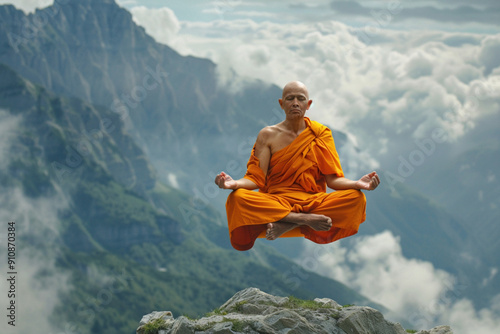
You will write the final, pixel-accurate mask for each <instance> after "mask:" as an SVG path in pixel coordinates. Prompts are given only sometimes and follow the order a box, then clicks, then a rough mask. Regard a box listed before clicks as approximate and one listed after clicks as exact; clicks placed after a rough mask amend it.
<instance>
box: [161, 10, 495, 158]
mask: <svg viewBox="0 0 500 334" xmlns="http://www.w3.org/2000/svg"><path fill="white" fill-rule="evenodd" d="M373 22H374V23H375V24H374V25H367V26H365V27H361V28H353V27H350V26H347V25H345V24H343V23H340V22H335V21H330V22H319V23H315V24H309V23H301V22H297V23H295V24H286V23H283V24H281V23H273V22H260V23H257V22H255V21H253V20H250V19H240V20H217V21H212V22H182V23H181V29H180V31H179V33H178V36H179V38H177V39H176V40H175V41H173V43H172V44H171V46H172V47H174V49H176V50H178V51H180V52H181V53H182V54H191V55H195V56H199V57H206V58H209V59H211V60H213V61H214V62H215V63H216V64H218V70H219V73H220V74H221V81H223V82H226V83H227V82H230V81H231V77H232V76H234V72H235V73H236V74H237V75H239V76H242V77H248V78H254V79H260V80H263V81H265V82H270V83H273V84H276V85H278V86H283V85H284V84H285V83H286V82H288V81H290V80H297V79H299V80H301V81H303V82H305V83H306V84H307V85H308V87H309V90H310V92H311V97H312V99H313V100H314V104H313V107H312V108H311V110H310V114H309V115H310V116H311V117H313V118H315V119H316V120H318V121H320V122H323V123H326V124H328V125H330V126H332V127H333V128H337V129H341V130H342V131H344V132H347V133H349V134H350V135H351V136H352V138H355V139H356V141H357V142H358V147H359V148H360V149H361V150H363V151H367V152H372V153H371V154H372V158H375V160H379V159H381V158H380V157H377V156H376V155H374V153H373V152H386V154H389V155H390V154H391V152H397V151H398V148H397V147H399V148H400V149H399V151H400V150H401V149H404V147H406V149H407V147H411V145H413V141H414V140H415V139H423V138H427V137H429V136H430V134H431V132H432V131H433V130H435V129H436V128H442V129H444V130H445V131H446V133H447V139H448V141H450V142H453V141H455V140H457V139H458V138H460V137H462V136H463V135H464V134H466V133H467V132H468V131H470V130H471V129H473V128H474V126H475V123H476V120H477V119H479V118H481V117H483V116H484V115H485V114H488V113H490V112H491V111H492V110H494V109H495V106H496V105H497V104H498V102H499V100H498V97H496V95H495V93H494V91H496V90H498V87H500V85H498V84H497V83H496V82H497V79H496V78H497V77H498V74H496V72H495V68H496V67H497V57H494V56H493V55H495V54H496V50H497V49H496V48H497V38H498V37H495V36H488V35H478V34H465V33H446V32H424V31H412V32H405V31H394V30H387V29H385V27H387V26H388V25H390V24H391V23H390V22H388V23H384V21H380V22H381V23H379V22H377V21H375V20H374V21H373ZM484 68H488V70H489V71H491V73H490V74H489V75H488V76H485V73H484ZM224 76H227V77H224ZM477 85H479V86H482V87H483V90H484V89H486V87H488V88H487V90H488V93H487V94H486V95H484V96H482V97H481V99H478V98H477V96H476V93H475V92H474V90H475V88H474V86H477ZM497 86H498V87H497ZM374 129H376V132H377V136H376V139H375V138H374V131H375V130H374ZM380 145H383V146H380ZM395 158H396V157H391V156H385V157H384V159H393V160H394V159H395Z"/></svg>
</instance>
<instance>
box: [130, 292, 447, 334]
mask: <svg viewBox="0 0 500 334" xmlns="http://www.w3.org/2000/svg"><path fill="white" fill-rule="evenodd" d="M408 332H411V333H415V331H406V330H405V329H404V328H403V327H402V326H401V325H400V324H398V323H392V322H390V321H387V320H386V319H384V317H383V315H382V314H381V313H380V312H379V311H377V310H375V309H373V308H371V307H366V306H365V307H363V306H344V307H343V306H341V305H339V304H338V303H337V302H335V301H334V300H331V299H328V298H322V299H320V298H316V299H314V301H312V300H310V301H307V300H301V299H297V298H294V297H278V296H273V295H270V294H267V293H265V292H262V291H260V290H259V289H257V288H247V289H245V290H242V291H239V292H238V293H236V294H235V295H234V296H233V297H232V298H231V299H229V300H228V301H227V302H226V303H224V304H223V305H222V306H221V307H220V308H218V309H216V310H214V311H213V312H211V313H209V314H207V315H206V316H205V317H203V318H200V319H196V320H193V319H188V318H186V317H184V316H180V317H178V318H177V319H175V318H174V317H173V315H172V312H170V311H163V312H152V313H150V314H148V315H145V316H144V317H143V318H142V319H141V322H140V326H139V328H138V329H137V334H156V333H158V334H188V333H198V334H202V333H207V334H208V333H220V334H231V333H268V334H276V333H288V334H292V333H293V334H311V333H324V334H327V333H335V334H406V333H408ZM416 333H417V334H452V333H453V332H452V330H451V328H450V327H449V326H438V327H435V328H433V329H431V330H421V331H419V332H416Z"/></svg>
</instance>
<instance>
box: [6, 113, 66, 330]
mask: <svg viewBox="0 0 500 334" xmlns="http://www.w3.org/2000/svg"><path fill="white" fill-rule="evenodd" d="M20 121H21V119H20V118H19V117H17V116H11V115H9V114H8V113H7V112H6V111H3V110H0V149H1V150H0V161H1V164H0V173H1V174H7V173H6V170H7V167H8V166H9V163H10V161H11V160H12V159H13V158H14V157H17V155H22V154H23V152H20V151H19V146H17V147H15V149H14V148H13V146H12V145H13V144H14V143H15V141H14V138H15V136H16V135H17V134H18V133H19V126H20ZM7 175H8V174H7ZM67 207H68V204H67V202H66V200H65V198H64V196H62V195H61V194H59V193H58V194H56V195H54V196H52V197H42V198H38V199H35V198H29V197H26V196H25V195H24V194H23V192H22V190H21V189H20V188H19V187H5V188H2V192H1V193H0V221H1V222H2V224H1V230H0V249H1V250H2V251H1V252H2V254H6V252H5V253H4V251H5V250H6V249H7V242H9V241H10V242H12V241H13V242H14V244H15V256H14V257H15V263H14V268H13V269H14V270H13V271H14V272H17V275H15V276H16V280H15V290H16V292H15V297H13V298H7V293H6V295H4V297H5V298H2V299H1V300H0V305H1V308H2V309H3V310H6V308H7V303H10V301H11V300H14V302H15V305H16V306H17V307H16V326H15V327H11V326H10V325H8V324H7V320H5V321H2V322H1V324H0V331H1V332H2V333H36V332H41V333H51V332H54V331H55V330H56V328H55V327H54V326H52V322H51V317H52V315H53V314H52V312H53V311H54V308H55V307H56V306H57V305H58V303H59V294H60V293H61V292H65V291H67V290H68V288H69V285H68V284H67V282H68V278H69V276H68V275H67V274H66V273H65V272H63V271H61V270H60V269H59V268H57V267H56V264H55V259H56V257H57V255H58V252H59V250H60V248H59V246H58V244H59V242H60V240H59V229H60V226H59V218H58V212H59V211H60V210H62V209H65V208H67ZM8 222H15V224H14V227H15V236H12V235H10V237H11V238H12V237H14V238H15V240H13V239H11V240H8V237H9V235H8V234H7V233H8V230H7V228H8V226H7V223H8ZM0 267H1V268H3V270H5V272H6V271H7V268H8V266H7V256H1V257H0ZM5 272H4V274H5ZM7 285H8V282H7V281H6V279H2V280H0V291H3V292H6V291H8V290H9V289H10V286H7ZM5 319H7V318H5ZM13 329H15V330H14V331H13Z"/></svg>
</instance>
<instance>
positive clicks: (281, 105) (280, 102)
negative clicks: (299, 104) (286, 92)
mask: <svg viewBox="0 0 500 334" xmlns="http://www.w3.org/2000/svg"><path fill="white" fill-rule="evenodd" d="M278 102H279V104H280V107H281V109H283V99H278Z"/></svg>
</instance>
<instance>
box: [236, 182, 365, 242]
mask: <svg viewBox="0 0 500 334" xmlns="http://www.w3.org/2000/svg"><path fill="white" fill-rule="evenodd" d="M365 210H366V198H365V195H364V194H363V193H362V192H361V191H359V190H341V191H335V192H332V193H316V194H310V193H305V192H300V191H288V192H283V193H273V194H268V193H263V192H257V191H251V190H247V189H238V190H234V191H232V192H231V194H230V195H229V196H228V199H227V202H226V211H227V219H228V226H229V235H230V239H231V244H232V245H233V247H234V248H235V249H237V250H248V249H250V248H252V247H253V245H254V243H255V240H256V239H257V238H263V237H265V234H266V228H267V227H266V225H267V224H268V223H272V222H276V221H279V220H281V219H282V218H284V217H286V216H287V215H288V214H289V213H290V212H305V213H315V214H321V215H325V216H328V217H330V218H331V219H332V228H331V229H330V230H329V231H315V230H313V229H311V228H310V227H308V226H299V227H297V228H295V229H293V230H291V231H288V232H286V233H285V234H283V235H282V237H299V236H300V237H305V238H307V239H310V240H311V241H313V242H316V243H319V244H326V243H330V242H333V241H335V240H338V239H341V238H345V237H348V236H351V235H353V234H356V233H357V232H358V228H359V225H360V224H361V223H362V222H363V221H364V220H365V219H366V211H365Z"/></svg>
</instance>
